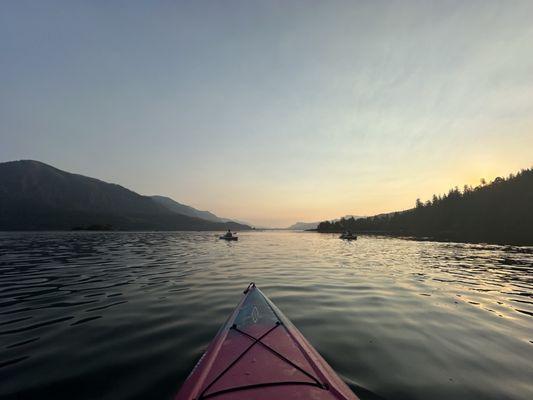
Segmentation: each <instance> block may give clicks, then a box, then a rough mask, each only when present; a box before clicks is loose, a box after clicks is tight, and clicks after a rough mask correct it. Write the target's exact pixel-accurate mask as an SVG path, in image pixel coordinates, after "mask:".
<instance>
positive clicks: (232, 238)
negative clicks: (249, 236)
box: [219, 236, 239, 242]
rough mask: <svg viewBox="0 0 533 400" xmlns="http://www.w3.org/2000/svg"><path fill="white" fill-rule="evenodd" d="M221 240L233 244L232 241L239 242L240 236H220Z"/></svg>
mask: <svg viewBox="0 0 533 400" xmlns="http://www.w3.org/2000/svg"><path fill="white" fill-rule="evenodd" d="M219 239H222V240H227V241H228V242H231V241H237V240H239V237H238V236H232V237H226V236H219Z"/></svg>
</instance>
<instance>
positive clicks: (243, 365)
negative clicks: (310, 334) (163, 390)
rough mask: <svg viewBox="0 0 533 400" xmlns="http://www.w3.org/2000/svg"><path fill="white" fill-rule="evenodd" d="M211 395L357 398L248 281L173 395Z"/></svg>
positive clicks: (182, 398) (223, 398)
mask: <svg viewBox="0 0 533 400" xmlns="http://www.w3.org/2000/svg"><path fill="white" fill-rule="evenodd" d="M211 398H213V399H217V400H229V399H232V400H240V399H243V400H244V399H246V400H252V399H253V400H271V399H298V400H305V399H315V400H357V399H358V397H357V396H355V394H354V393H353V392H352V391H351V390H350V388H349V387H348V386H347V385H346V384H345V383H344V382H343V381H342V379H340V378H339V376H338V375H337V374H336V373H335V371H333V369H332V368H331V367H330V366H329V365H328V363H327V362H326V361H325V360H324V359H323V358H322V357H321V356H320V354H318V352H317V351H316V350H315V349H314V348H313V346H311V344H309V342H308V341H307V340H306V339H305V338H304V337H303V335H302V334H301V333H300V331H298V329H296V327H295V326H294V325H293V324H292V323H291V322H290V321H289V320H288V319H287V317H285V316H284V315H283V314H282V313H281V311H280V310H279V309H278V308H277V307H276V306H275V305H274V304H273V303H272V302H271V301H270V300H269V299H268V298H267V297H266V296H265V295H264V294H263V293H262V292H261V291H260V290H259V289H258V288H257V287H256V286H255V285H254V284H253V283H251V284H250V285H249V286H248V288H247V289H246V290H245V291H244V296H243V298H242V299H241V301H240V303H239V304H238V305H237V308H235V310H234V311H233V313H232V314H231V315H230V317H229V318H228V320H227V321H226V323H225V324H224V325H223V326H222V328H221V329H220V330H219V332H218V333H217V335H216V336H215V338H214V339H213V341H212V342H211V344H210V345H209V347H208V348H207V350H206V352H205V353H204V355H203V356H202V357H201V358H200V361H198V363H197V364H196V366H195V367H194V368H193V370H192V372H191V373H190V375H189V377H188V378H187V380H186V381H185V383H184V384H183V386H182V388H181V389H180V391H179V392H178V394H177V396H176V400H193V399H194V400H202V399H211Z"/></svg>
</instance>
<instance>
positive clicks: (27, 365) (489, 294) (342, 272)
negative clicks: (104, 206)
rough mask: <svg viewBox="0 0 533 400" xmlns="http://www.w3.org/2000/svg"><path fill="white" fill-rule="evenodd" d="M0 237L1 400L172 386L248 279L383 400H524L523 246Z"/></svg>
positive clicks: (529, 260)
mask: <svg viewBox="0 0 533 400" xmlns="http://www.w3.org/2000/svg"><path fill="white" fill-rule="evenodd" d="M216 237H217V234H216V233H196V232H194V233H186V232H158V233H114V232H108V233H96V232H95V233H91V232H78V233H1V234H0V376H1V377H2V385H1V386H0V396H1V397H8V398H9V397H16V396H17V395H18V396H19V397H18V398H33V397H36V396H41V397H42V396H54V397H55V398H65V399H66V398H71V397H75V398H86V399H90V398H109V399H111V398H113V399H133V398H159V399H168V398H172V395H173V394H174V393H175V392H176V391H177V389H178V388H179V386H180V384H181V383H182V381H183V380H184V379H185V377H186V376H187V375H188V373H189V371H190V369H191V368H192V367H193V365H194V364H195V362H196V361H197V359H198V358H199V357H200V355H201V354H202V352H203V350H204V349H205V347H206V346H207V344H208V343H209V341H210V340H211V339H212V337H213V336H214V335H215V333H216V331H217V330H218V328H219V326H220V325H221V324H222V323H223V321H224V320H225V319H226V318H227V316H228V314H229V313H230V312H231V310H232V309H233V308H234V306H235V305H236V304H237V302H238V300H239V298H240V295H241V293H242V290H243V289H244V288H245V287H246V285H247V284H248V283H249V282H250V281H255V282H256V283H257V284H258V286H260V287H261V289H262V290H263V292H264V293H265V294H266V295H268V296H269V297H270V298H271V299H272V301H274V302H275V303H276V305H277V306H278V307H279V308H280V309H281V310H282V311H283V312H284V314H285V315H286V316H287V317H289V318H290V319H291V320H292V322H293V323H294V324H295V325H296V326H297V327H298V328H299V329H300V330H301V331H302V332H303V333H304V335H306V337H307V338H308V339H309V341H310V342H311V343H312V344H313V345H314V346H315V347H316V348H317V350H318V351H319V352H320V353H321V354H322V355H323V356H324V357H325V358H326V359H327V360H328V361H329V362H330V364H331V365H332V366H333V368H334V369H335V370H336V371H337V372H338V373H339V374H340V375H342V376H343V377H344V378H345V379H346V380H347V381H348V382H351V383H353V384H356V385H360V386H362V387H365V388H367V389H369V390H371V391H372V392H375V393H378V394H379V395H381V396H383V397H385V398H387V399H422V398H432V399H449V398H454V399H502V398H506V399H530V398H533V383H532V382H533V300H532V297H533V249H531V248H518V247H504V246H490V245H466V244H456V243H436V242H416V241H408V240H401V239H392V238H379V237H365V236H363V237H360V238H359V240H357V241H355V242H345V241H341V240H339V239H337V236H336V235H324V234H317V233H296V232H249V233H242V234H241V235H240V239H239V242H236V243H227V242H223V241H219V240H217V239H216Z"/></svg>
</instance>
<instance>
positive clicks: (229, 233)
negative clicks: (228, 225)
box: [225, 229, 233, 238]
mask: <svg viewBox="0 0 533 400" xmlns="http://www.w3.org/2000/svg"><path fill="white" fill-rule="evenodd" d="M225 236H226V237H229V238H230V237H232V236H233V234H232V233H231V229H228V231H227V232H226V235H225Z"/></svg>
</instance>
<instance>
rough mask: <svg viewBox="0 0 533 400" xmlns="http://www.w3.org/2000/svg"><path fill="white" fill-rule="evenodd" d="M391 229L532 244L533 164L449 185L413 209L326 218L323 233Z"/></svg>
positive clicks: (414, 234)
mask: <svg viewBox="0 0 533 400" xmlns="http://www.w3.org/2000/svg"><path fill="white" fill-rule="evenodd" d="M345 230H351V231H353V232H356V233H369V234H387V235H397V236H412V237H418V238H431V239H435V240H445V241H458V242H473V243H494V244H511V245H533V169H531V168H529V169H523V170H521V171H520V172H518V173H517V174H511V175H509V176H508V177H507V178H500V177H498V178H496V179H495V180H494V181H492V182H490V183H486V182H485V181H484V180H483V179H482V180H481V184H480V185H479V186H476V187H471V186H468V185H465V186H464V188H463V189H462V190H460V189H459V188H458V187H455V188H453V189H450V191H449V192H448V193H447V194H445V195H442V196H440V195H433V198H432V199H431V200H428V201H426V202H422V201H421V200H420V199H417V200H416V205H415V207H414V208H412V209H409V210H405V211H398V212H393V213H389V214H381V215H376V216H372V217H366V218H358V219H354V218H348V219H346V218H341V219H340V220H338V221H334V222H330V221H324V222H321V223H320V224H319V225H318V228H317V231H319V232H342V231H345Z"/></svg>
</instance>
